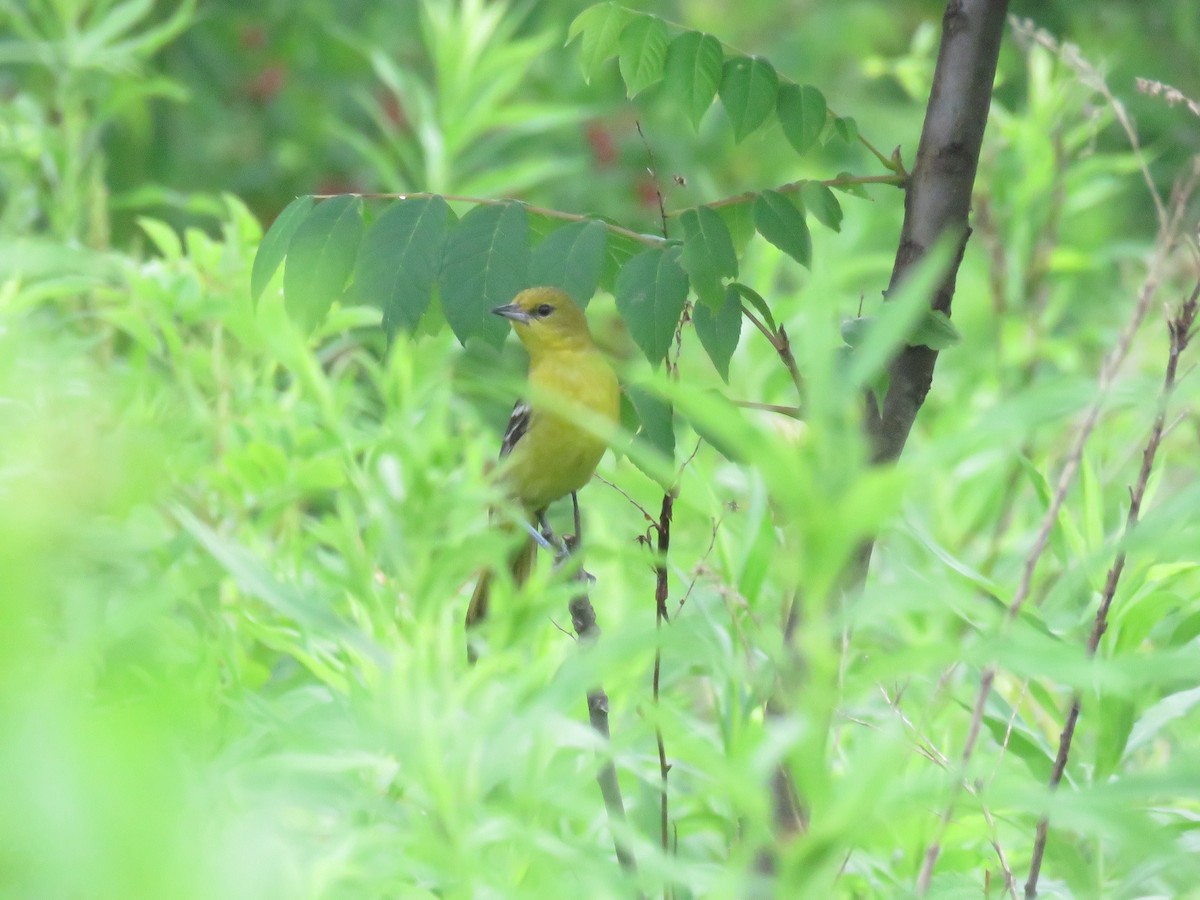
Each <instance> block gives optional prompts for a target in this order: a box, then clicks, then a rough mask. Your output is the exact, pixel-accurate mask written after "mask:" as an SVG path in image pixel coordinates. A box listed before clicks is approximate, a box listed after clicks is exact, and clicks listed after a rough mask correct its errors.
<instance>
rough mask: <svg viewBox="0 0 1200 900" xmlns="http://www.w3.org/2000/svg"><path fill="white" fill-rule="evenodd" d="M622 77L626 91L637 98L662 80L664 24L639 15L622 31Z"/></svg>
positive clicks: (664, 42) (665, 31) (664, 51)
mask: <svg viewBox="0 0 1200 900" xmlns="http://www.w3.org/2000/svg"><path fill="white" fill-rule="evenodd" d="M620 48H621V56H620V64H621V77H622V78H624V79H625V90H626V93H627V94H628V95H629V96H630V97H636V96H637V95H638V94H640V93H641V92H642V91H644V90H645V89H646V88H648V87H650V85H652V84H654V83H655V82H656V81H658V80H659V79H661V78H662V74H663V62H664V60H665V59H666V56H667V23H666V22H664V21H663V20H662V19H659V18H656V17H654V16H638V17H637V18H636V19H634V20H633V21H632V22H630V23H629V24H628V25H627V26H625V30H624V31H622V32H621V40H620Z"/></svg>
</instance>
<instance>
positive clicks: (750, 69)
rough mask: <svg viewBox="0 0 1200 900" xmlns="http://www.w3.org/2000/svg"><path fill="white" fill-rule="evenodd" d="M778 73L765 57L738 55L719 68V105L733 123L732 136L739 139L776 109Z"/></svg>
mask: <svg viewBox="0 0 1200 900" xmlns="http://www.w3.org/2000/svg"><path fill="white" fill-rule="evenodd" d="M778 90H779V76H778V75H776V74H775V69H774V67H772V65H771V64H770V63H769V62H767V61H766V60H765V59H760V58H759V57H757V56H739V57H738V58H737V59H731V60H729V61H728V62H727V63H725V68H724V69H723V71H722V72H721V88H720V91H721V105H722V106H724V107H725V112H726V113H727V114H728V116H729V121H730V123H731V124H732V125H733V139H734V140H735V141H739V142H740V141H742V140H743V139H744V138H745V137H746V136H747V135H748V134H750V133H751V132H752V131H754V130H755V129H756V128H758V127H759V126H760V125H762V123H763V122H765V121H767V119H768V118H769V117H770V115H771V112H772V110H774V109H775V96H776V93H777V92H778Z"/></svg>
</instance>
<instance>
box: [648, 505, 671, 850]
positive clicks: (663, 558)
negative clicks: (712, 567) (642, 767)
mask: <svg viewBox="0 0 1200 900" xmlns="http://www.w3.org/2000/svg"><path fill="white" fill-rule="evenodd" d="M674 503H675V498H674V496H673V495H672V493H671V492H670V491H666V492H665V493H664V494H663V500H662V512H661V513H660V514H659V517H658V559H657V560H656V562H655V565H654V576H655V578H654V624H655V628H657V629H661V628H662V626H663V623H664V622H667V621H669V619H668V616H667V554H668V553H669V552H670V549H671V516H672V513H673V506H674ZM661 672H662V646H661V645H660V646H658V647H656V648H655V650H654V685H653V686H654V706H655V709H657V708H658V700H659V677H660V675H661ZM654 737H655V741H656V742H657V744H658V772H659V777H660V779H661V784H660V788H659V829H660V837H661V839H662V848H663V852H664V853H666V852H667V850H668V848H669V838H670V816H669V808H668V796H667V777H668V774H669V773H670V771H671V766H670V765H669V764H668V763H667V748H666V745H665V743H664V742H663V733H662V724H661V723H660V722H659V721H658V720H657V717H656V720H655V723H654Z"/></svg>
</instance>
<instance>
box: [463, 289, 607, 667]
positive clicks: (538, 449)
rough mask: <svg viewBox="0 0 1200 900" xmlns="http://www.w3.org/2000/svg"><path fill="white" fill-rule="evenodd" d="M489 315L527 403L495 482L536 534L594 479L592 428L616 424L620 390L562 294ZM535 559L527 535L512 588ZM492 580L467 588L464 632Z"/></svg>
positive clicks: (518, 302) (541, 294)
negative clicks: (519, 371)
mask: <svg viewBox="0 0 1200 900" xmlns="http://www.w3.org/2000/svg"><path fill="white" fill-rule="evenodd" d="M492 312H493V313H495V314H496V315H498V316H504V318H506V319H508V320H509V321H511V322H512V327H513V330H514V331H516V333H517V337H519V338H520V339H521V343H522V344H524V345H525V349H526V350H527V351H529V399H527V400H522V401H519V402H518V403H517V405H516V406H515V407H513V411H512V416H511V417H510V418H509V420H508V428H507V429H505V432H504V440H503V442H502V443H501V445H500V459H501V470H500V479H501V482H502V483H503V485H504V486H505V488H506V490H507V491H508V494H509V496H510V497H511V498H512V499H513V500H514V501H516V502H517V503H519V504H520V505H521V507H522V509H524V511H525V515H526V517H527V519H528V521H529V522H530V523H531V524H534V525H535V527H536V523H537V522H538V520H539V519H540V518H541V517H542V515H543V514H544V513H545V511H546V507H548V506H549V505H550V504H551V503H553V502H554V501H555V500H558V499H559V498H561V497H565V496H567V495H568V494H570V493H572V492H574V491H577V490H579V489H580V488H581V487H583V486H584V485H585V484H587V482H588V480H589V479H590V478H591V477H592V474H593V473H594V472H595V471H596V465H597V464H598V463H599V462H600V457H602V456H603V455H604V448H605V446H606V444H605V440H604V438H603V437H602V436H600V435H599V434H598V433H597V431H596V428H597V426H600V427H601V428H602V427H603V426H604V425H606V424H615V423H616V422H617V421H618V419H619V417H620V387H619V385H618V384H617V376H616V375H615V374H614V373H613V370H612V367H611V366H610V365H609V364H608V361H607V360H605V358H604V355H603V354H602V353H601V352H600V351H599V350H598V349H597V348H596V345H595V344H594V343H593V342H592V335H591V332H590V331H589V330H588V324H587V318H586V317H585V316H584V314H583V310H582V309H580V308H579V307H578V306H576V305H575V303H574V302H573V301H572V300H571V298H570V297H568V296H567V294H566V293H565V292H563V291H561V290H559V289H558V288H551V287H535V288H529V289H528V290H524V291H521V293H519V294H517V296H516V297H514V298H513V301H512V303H507V304H505V305H504V306H498V307H496V308H495V309H493V310H492ZM536 553H537V544H536V543H535V542H534V540H533V537H532V535H531V536H529V538H528V539H527V540H526V542H525V544H524V545H523V546H522V547H521V549H520V550H519V551H518V552H517V553H516V554H515V555H514V556H513V557H512V558H511V559H510V561H509V568H510V571H511V572H512V577H513V581H514V582H515V583H516V584H521V583H522V582H524V581H525V579H526V578H527V577H528V575H529V572H530V570H531V569H532V567H533V560H534V557H535V555H536ZM492 575H493V573H492V572H490V571H488V572H484V573H483V574H482V575H481V576H480V577H479V583H478V584H476V585H475V592H474V594H472V596H471V604H470V606H468V607H467V628H468V629H470V628H471V627H472V626H474V625H477V624H478V623H479V622H481V621H482V620H483V618H484V617H485V616H486V615H487V611H488V593H489V590H490V587H491V580H492ZM469 655H470V654H469Z"/></svg>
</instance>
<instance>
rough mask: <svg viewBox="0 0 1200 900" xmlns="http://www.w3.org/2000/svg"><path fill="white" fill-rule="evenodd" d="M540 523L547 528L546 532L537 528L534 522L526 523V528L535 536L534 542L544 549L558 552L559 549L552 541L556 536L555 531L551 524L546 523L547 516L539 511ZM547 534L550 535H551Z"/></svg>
mask: <svg viewBox="0 0 1200 900" xmlns="http://www.w3.org/2000/svg"><path fill="white" fill-rule="evenodd" d="M538 523H539V524H540V525H541V526H542V528H543V529H545V531H544V532H542V531H539V530H538V529H537V528H535V527H534V525H533V523H532V522H526V523H525V530H526V531H528V532H529V536H530V537H531V538H533V540H534V543H536V544H537V545H538V546H539V547H541V548H542V549H543V550H549V551H550V552H551V553H557V552H558V551H557V549H556V548H555V546H554V544H552V543H551V542H550V541H551V539H552V538H553V537H554V532H552V531H551V530H550V526H549V525H547V524H546V519H545V516H543V515H542V514H541V513H538ZM546 535H549V537H547V536H546Z"/></svg>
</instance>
